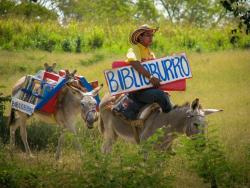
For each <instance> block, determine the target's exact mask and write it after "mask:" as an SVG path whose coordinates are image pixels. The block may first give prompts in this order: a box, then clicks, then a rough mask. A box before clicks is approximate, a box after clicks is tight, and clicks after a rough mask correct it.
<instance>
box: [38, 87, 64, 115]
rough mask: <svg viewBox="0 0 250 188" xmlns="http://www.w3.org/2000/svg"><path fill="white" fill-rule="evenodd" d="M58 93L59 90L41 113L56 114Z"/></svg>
mask: <svg viewBox="0 0 250 188" xmlns="http://www.w3.org/2000/svg"><path fill="white" fill-rule="evenodd" d="M59 93H60V90H59V91H58V92H57V93H56V94H55V95H54V96H53V97H52V98H51V99H50V100H49V101H48V102H47V103H46V104H45V105H44V106H43V107H42V109H41V111H42V112H46V113H54V112H56V103H57V97H58V95H59Z"/></svg>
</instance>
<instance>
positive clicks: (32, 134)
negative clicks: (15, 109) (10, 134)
mask: <svg viewBox="0 0 250 188" xmlns="http://www.w3.org/2000/svg"><path fill="white" fill-rule="evenodd" d="M27 134H28V143H29V145H30V148H31V149H32V150H34V149H35V150H42V149H47V148H51V147H52V148H53V149H54V148H55V147H56V146H57V140H58V138H59V133H58V132H57V127H56V126H53V125H48V124H46V123H43V122H40V121H37V120H34V119H32V121H31V123H30V125H29V126H27ZM16 144H17V146H19V147H21V148H22V149H23V150H24V145H23V142H22V140H21V136H20V130H19V129H17V131H16Z"/></svg>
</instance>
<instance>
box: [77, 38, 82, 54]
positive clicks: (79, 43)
mask: <svg viewBox="0 0 250 188" xmlns="http://www.w3.org/2000/svg"><path fill="white" fill-rule="evenodd" d="M81 43H82V40H81V37H79V36H78V37H77V39H76V53H80V52H81Z"/></svg>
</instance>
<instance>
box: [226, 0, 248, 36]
mask: <svg viewBox="0 0 250 188" xmlns="http://www.w3.org/2000/svg"><path fill="white" fill-rule="evenodd" d="M221 4H222V5H223V7H224V8H225V9H226V10H227V11H228V12H231V13H233V15H234V17H235V18H236V19H237V21H238V23H239V24H238V27H239V29H240V30H241V29H243V30H245V32H246V33H247V34H249V32H250V1H249V0H221Z"/></svg>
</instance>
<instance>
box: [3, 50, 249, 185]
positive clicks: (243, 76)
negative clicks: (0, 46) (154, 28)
mask: <svg viewBox="0 0 250 188" xmlns="http://www.w3.org/2000/svg"><path fill="white" fill-rule="evenodd" d="M187 57H188V59H189V61H190V64H191V69H192V75H193V78H191V79H189V80H188V81H187V90H186V91H185V92H171V96H172V100H173V102H174V103H177V104H182V103H184V102H186V101H192V100H193V99H194V98H196V97H198V98H200V101H201V104H202V106H203V107H204V108H218V109H223V110H224V111H223V112H221V113H218V114H215V115H211V116H209V117H208V123H209V128H208V134H211V133H210V132H209V130H214V129H216V130H217V131H216V134H217V136H218V138H219V141H220V142H221V143H222V144H223V145H224V146H225V152H226V157H227V159H228V160H229V161H231V162H232V163H233V164H235V165H236V166H239V167H241V166H242V167H244V166H246V165H249V156H247V153H248V152H249V147H248V145H249V143H250V137H249V135H250V116H249V114H250V95H249V92H250V84H249V83H250V77H249V70H250V51H249V50H230V51H221V52H210V53H188V54H187ZM123 58H124V56H122V55H115V54H111V53H107V52H104V51H98V52H95V53H80V54H75V53H59V52H56V53H55V52H53V53H47V52H42V51H32V50H28V51H19V52H8V51H0V92H3V93H4V94H5V95H8V94H10V93H11V87H12V85H14V83H15V82H16V80H17V79H18V78H20V77H21V76H23V75H26V74H34V73H35V72H36V71H37V70H39V69H40V68H42V67H43V64H44V63H45V62H47V63H49V64H52V63H57V70H59V69H66V68H67V69H69V70H73V69H77V73H78V74H80V75H84V76H85V77H86V78H87V79H88V80H96V79H97V80H98V81H99V83H104V85H105V80H104V75H103V70H105V69H109V68H110V67H111V62H112V61H114V60H118V59H123ZM83 62H84V63H83ZM85 62H91V63H87V66H86V64H85ZM104 92H107V86H106V85H105V87H104V89H103V91H102V92H101V96H103V93H104ZM6 113H8V110H7V112H6ZM81 124H82V123H81ZM79 127H80V129H81V131H80V132H81V133H80V134H81V135H84V136H87V137H88V138H90V140H91V139H92V141H93V140H94V142H93V143H92V144H93V145H92V146H91V142H90V140H88V139H86V138H85V139H84V138H82V142H83V143H85V147H84V150H86V152H85V155H84V158H83V159H80V158H79V157H78V155H77V154H76V152H75V151H74V150H72V147H71V145H70V142H69V141H68V143H67V142H66V148H67V149H66V150H64V154H63V163H62V164H58V163H55V162H54V158H53V157H54V156H53V155H54V148H52V149H47V150H42V151H39V152H37V153H35V154H36V158H35V159H32V160H29V159H27V158H26V157H25V156H24V155H23V154H22V153H21V152H17V155H15V156H14V159H13V161H15V163H16V164H17V165H18V166H20V168H27V169H29V168H30V169H35V170H37V171H39V170H38V169H40V167H44V166H46V168H47V169H49V171H51V175H52V174H54V171H53V170H55V169H56V170H58V171H60V172H62V174H61V175H62V177H61V178H60V177H56V180H58V181H60V180H62V179H64V181H65V185H66V184H67V183H69V182H70V181H69V179H67V178H69V177H72V176H74V175H76V174H78V176H76V179H77V178H78V180H80V176H82V177H85V178H87V177H89V176H90V174H86V172H84V171H83V170H84V169H85V170H86V168H84V167H83V166H84V165H86V163H88V162H91V163H92V162H95V163H96V165H97V166H98V165H100V166H99V167H100V168H101V167H105V165H108V167H110V168H111V169H112V168H113V169H112V170H113V173H110V174H109V175H110V176H114V173H118V172H119V171H116V168H119V165H118V163H119V160H120V158H122V159H124V160H127V159H129V157H130V156H133V157H134V160H135V159H136V160H138V158H137V157H138V156H137V155H136V154H135V153H136V152H138V147H137V146H134V145H126V143H124V142H123V141H119V142H118V144H116V145H115V151H114V152H113V154H112V156H110V160H111V161H112V162H113V163H112V164H111V163H110V162H107V161H105V160H104V159H103V158H102V157H101V159H100V161H99V162H98V160H94V161H93V159H92V158H93V157H94V158H95V157H97V158H98V157H100V156H101V155H100V154H99V146H100V139H101V137H100V135H99V133H98V132H97V130H96V129H95V130H92V131H87V130H86V131H83V130H82V129H83V128H82V125H79ZM84 130H85V129H84ZM68 140H70V137H69V139H68ZM89 142H90V143H89ZM176 143H177V147H178V140H177V141H176ZM91 147H93V148H92V149H91ZM247 147H248V150H247ZM93 152H94V154H93ZM7 156H8V158H10V156H9V155H8V154H7ZM91 157H92V158H91ZM90 158H91V159H90ZM72 159H74V160H72ZM131 160H132V159H131ZM136 160H135V161H136ZM167 160H168V163H167V164H166V166H165V171H164V173H165V174H166V177H171V176H174V177H175V181H174V183H173V186H174V187H208V186H209V185H208V184H205V183H203V182H202V179H200V178H199V177H198V175H197V174H196V173H195V172H194V171H193V170H191V169H190V167H189V165H188V163H189V162H188V161H187V159H185V158H183V157H181V156H179V155H176V156H173V157H170V158H168V159H167ZM79 164H80V165H79ZM131 164H132V165H135V163H133V160H132V161H131ZM125 166H126V165H125ZM151 167H152V166H151ZM44 168H45V167H44ZM46 168H45V169H46ZM89 168H90V167H89ZM128 168H129V167H128ZM96 169H98V168H96ZM89 170H90V169H89ZM137 170H138V169H137ZM52 171H53V172H52ZM67 171H69V172H70V173H71V174H70V175H69V174H68V177H67V173H66V172H67ZM40 172H42V170H41V171H40ZM64 172H65V173H64ZM78 172H79V173H78ZM91 172H93V173H94V171H91ZM127 172H130V171H129V170H128V171H127ZM106 173H107V172H106ZM138 173H139V172H138ZM79 174H80V176H79ZM243 175H244V176H248V175H249V174H242V176H243ZM42 177H43V178H44V179H43V178H42V179H41V180H43V181H45V182H46V181H47V183H49V182H50V181H52V180H51V179H46V177H44V176H42ZM104 178H107V179H109V180H110V177H104ZM111 179H112V178H111ZM67 181H68V182H67ZM121 181H122V180H121ZM45 184H46V183H45ZM169 185H170V184H169ZM118 187H119V186H118Z"/></svg>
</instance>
